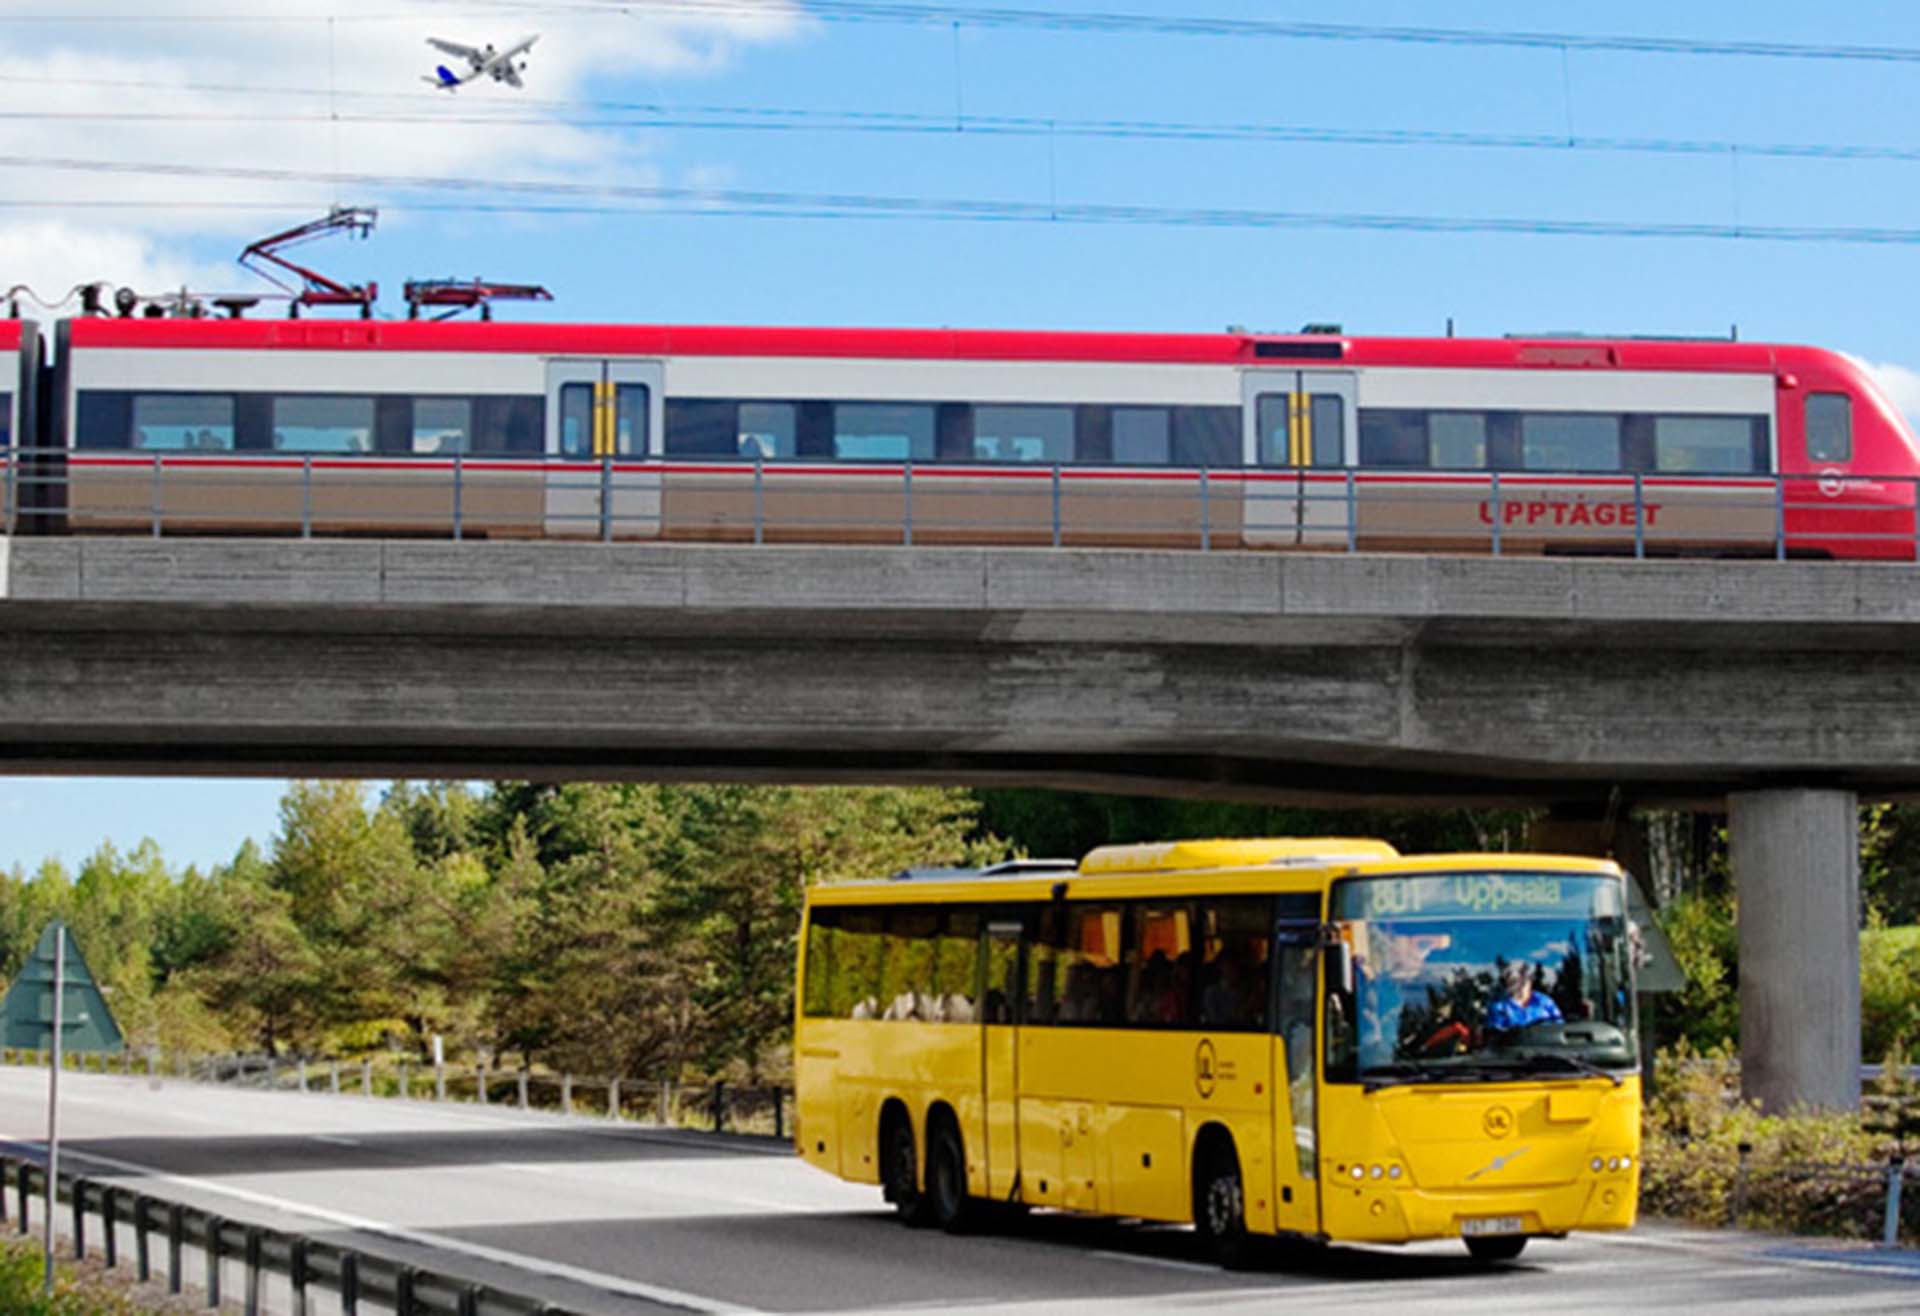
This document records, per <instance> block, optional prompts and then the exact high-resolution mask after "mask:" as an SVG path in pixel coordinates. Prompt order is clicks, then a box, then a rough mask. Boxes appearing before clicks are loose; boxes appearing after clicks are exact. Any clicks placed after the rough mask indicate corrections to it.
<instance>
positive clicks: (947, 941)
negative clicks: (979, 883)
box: [933, 910, 980, 1024]
mask: <svg viewBox="0 0 1920 1316" xmlns="http://www.w3.org/2000/svg"><path fill="white" fill-rule="evenodd" d="M979 991H980V916H979V915H978V914H975V913H972V912H970V911H963V910H954V911H952V912H951V913H949V914H948V915H947V923H946V927H945V929H944V930H943V931H942V932H941V934H940V942H939V946H938V949H937V950H936V953H935V955H934V962H933V1006H934V1013H935V1015H936V1016H937V1017H938V1019H939V1020H940V1021H941V1022H944V1023H950V1024H970V1023H972V1022H973V1021H974V1017H975V1016H974V1008H973V1003H974V999H975V997H976V996H977V995H978V994H979Z"/></svg>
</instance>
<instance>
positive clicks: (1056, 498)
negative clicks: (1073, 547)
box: [1053, 462, 1060, 548]
mask: <svg viewBox="0 0 1920 1316" xmlns="http://www.w3.org/2000/svg"><path fill="white" fill-rule="evenodd" d="M1053 546H1054V547H1055V548H1058V547H1060V463H1058V462H1055V463H1054V465H1053Z"/></svg>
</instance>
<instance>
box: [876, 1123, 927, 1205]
mask: <svg viewBox="0 0 1920 1316" xmlns="http://www.w3.org/2000/svg"><path fill="white" fill-rule="evenodd" d="M880 1158H881V1159H880V1163H881V1164H882V1165H883V1166H885V1167H886V1177H885V1178H884V1179H883V1180H882V1181H881V1182H882V1183H883V1184H884V1185H885V1192H886V1198H887V1200H888V1201H889V1202H892V1203H893V1207H894V1210H896V1211H898V1212H899V1213H900V1219H901V1220H902V1221H904V1222H905V1223H907V1224H909V1225H913V1226H915V1227H918V1226H920V1225H925V1224H929V1223H931V1221H932V1212H931V1210H930V1209H929V1207H928V1202H927V1197H926V1194H924V1193H922V1192H921V1191H920V1158H919V1156H918V1155H917V1154H916V1152H915V1150H914V1146H913V1125H911V1124H909V1123H907V1121H906V1120H905V1119H904V1118H901V1117H898V1116H896V1117H895V1118H893V1119H890V1120H888V1121H887V1122H886V1124H885V1125H884V1126H883V1127H882V1129H881V1132H880Z"/></svg>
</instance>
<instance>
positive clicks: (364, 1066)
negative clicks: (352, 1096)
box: [360, 1059, 373, 1097]
mask: <svg viewBox="0 0 1920 1316" xmlns="http://www.w3.org/2000/svg"><path fill="white" fill-rule="evenodd" d="M360 1095H361V1096H363V1097H370V1096H372V1095H373V1061H372V1060H371V1059H362V1060H361V1061H360Z"/></svg>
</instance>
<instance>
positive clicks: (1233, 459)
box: [0, 317, 1920, 559]
mask: <svg viewBox="0 0 1920 1316" xmlns="http://www.w3.org/2000/svg"><path fill="white" fill-rule="evenodd" d="M51 340H52V341H51V343H48V342H47V341H46V339H45V337H43V336H40V335H37V334H36V333H35V330H34V327H33V326H32V325H30V324H25V323H22V322H18V321H14V322H0V353H4V354H5V355H4V356H0V369H5V371H6V374H5V376H4V378H5V379H12V380H17V381H18V382H17V385H16V386H15V388H14V391H13V392H12V393H11V395H10V396H8V397H7V399H6V401H7V406H6V408H5V411H6V413H7V417H8V423H9V434H8V439H9V441H10V443H11V444H12V445H13V446H12V448H11V450H10V452H9V456H10V457H11V458H12V460H9V461H8V462H7V465H6V473H7V477H8V478H7V495H8V513H9V516H8V519H9V522H10V524H11V525H12V526H13V527H14V528H15V530H16V532H19V533H36V532H46V533H149V532H159V533H191V534H209V533H234V534H288V533H305V534H328V535H337V534H368V535H451V534H459V535H462V536H471V537H503V536H515V537H582V538H619V539H636V538H657V539H667V540H709V541H711V540H746V539H755V540H767V541H786V542H806V541H815V542H845V541H855V542H903V541H904V542H913V543H996V544H1067V545H1143V546H1182V545H1184V546H1196V547H1197V546H1203V545H1204V546H1209V547H1214V548H1226V547H1245V548H1287V547H1307V548H1322V549H1335V550H1337V549H1342V548H1359V549H1388V550H1415V551H1464V552H1485V551H1489V550H1492V551H1498V552H1569V553H1572V552H1582V553H1595V552H1599V553H1642V554H1648V555H1653V554H1678V553H1706V554H1728V555H1735V554H1741V555H1776V554H1777V555H1782V556H1786V555H1792V556H1832V557H1891V558H1905V559H1912V558H1914V557H1915V555H1916V534H1915V531H1916V525H1915V514H1916V499H1915V489H1916V482H1917V481H1920V446H1917V445H1916V441H1915V438H1914V435H1913V433H1912V432H1911V430H1910V429H1909V428H1908V426H1907V424H1906V423H1905V422H1904V420H1903V419H1902V418H1901V416H1900V415H1899V413H1898V412H1897V411H1896V410H1895V409H1894V408H1893V407H1892V406H1891V405H1890V404H1889V403H1888V401H1887V400H1886V398H1885V397H1883V396H1882V395H1881V393H1880V392H1879V391H1878V390H1877V389H1876V388H1875V387H1874V384H1873V382H1872V381H1871V380H1870V378H1869V377H1868V376H1867V374H1866V373H1865V372H1864V371H1863V370H1861V369H1860V368H1859V367H1858V366H1857V365H1856V364H1854V363H1853V362H1852V361H1850V360H1848V359H1847V358H1845V357H1842V356H1840V355H1837V354H1835V353H1832V352H1827V351H1822V350H1818V349H1814V348H1807V347H1782V346H1768V345H1764V344H1757V343H1739V342H1732V341H1680V340H1659V339H1636V338H1622V339H1587V338H1509V339H1454V338H1446V339H1416V338H1362V337H1347V336H1344V335H1342V334H1340V333H1338V332H1312V333H1302V334H1291V335H1267V334H1242V333H1229V334H1212V335H1171V334H1091V333H1029V332H965V331H949V330H854V329H748V328H714V327H664V326H637V325H560V324H503V323H494V322H469V323H423V322H417V321H409V322H380V321H320V320H246V319H240V320H208V319H171V318H169V319H149V318H111V317H89V318H80V319H72V320H66V321H62V322H60V323H58V324H56V325H54V326H53V329H52V334H51ZM49 349H50V350H49ZM43 357H46V358H48V359H47V360H46V361H45V363H44V364H43V361H42V358H43Z"/></svg>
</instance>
